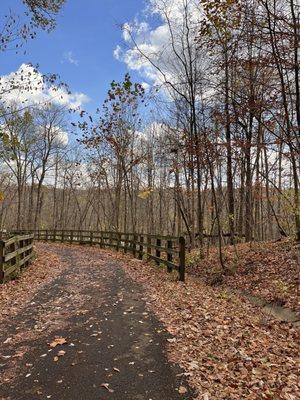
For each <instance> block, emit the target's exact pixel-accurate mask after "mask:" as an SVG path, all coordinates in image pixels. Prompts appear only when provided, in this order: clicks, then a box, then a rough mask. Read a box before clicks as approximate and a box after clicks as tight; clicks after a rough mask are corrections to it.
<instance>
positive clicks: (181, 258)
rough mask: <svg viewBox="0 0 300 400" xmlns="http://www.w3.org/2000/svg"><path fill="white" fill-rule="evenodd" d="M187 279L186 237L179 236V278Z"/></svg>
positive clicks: (182, 280)
mask: <svg viewBox="0 0 300 400" xmlns="http://www.w3.org/2000/svg"><path fill="white" fill-rule="evenodd" d="M184 279H185V238H184V237H183V236H180V238H179V280H180V281H181V282H184Z"/></svg>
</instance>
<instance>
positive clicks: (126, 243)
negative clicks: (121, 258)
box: [124, 233, 128, 253]
mask: <svg viewBox="0 0 300 400" xmlns="http://www.w3.org/2000/svg"><path fill="white" fill-rule="evenodd" d="M127 246H128V234H127V233H125V239H124V253H127Z"/></svg>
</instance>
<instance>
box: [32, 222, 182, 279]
mask: <svg viewBox="0 0 300 400" xmlns="http://www.w3.org/2000/svg"><path fill="white" fill-rule="evenodd" d="M27 233H33V234H34V236H35V240H43V241H46V242H47V241H49V242H50V241H52V242H61V243H70V244H73V243H79V244H88V245H99V246H100V247H102V248H105V247H111V248H114V249H116V250H117V251H119V250H123V251H124V253H132V254H133V256H134V257H136V258H138V259H140V260H142V259H143V258H146V259H147V260H149V259H150V260H154V261H155V262H156V263H157V264H158V265H160V264H163V265H165V266H167V269H168V272H172V270H173V269H175V270H177V271H178V275H179V280H180V281H184V278H185V239H184V237H175V236H160V235H147V234H136V233H122V232H109V231H107V232H106V231H101V232H99V231H77V230H36V231H30V232H27Z"/></svg>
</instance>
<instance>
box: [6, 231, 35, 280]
mask: <svg viewBox="0 0 300 400" xmlns="http://www.w3.org/2000/svg"><path fill="white" fill-rule="evenodd" d="M33 238H34V235H33V234H32V233H30V234H24V235H17V236H13V237H11V238H8V239H2V240H0V283H3V282H7V281H8V280H10V279H11V278H12V277H15V276H17V275H18V274H19V273H20V271H21V269H22V268H25V267H26V266H27V265H28V263H29V261H30V260H31V259H32V257H33V254H34V253H33Z"/></svg>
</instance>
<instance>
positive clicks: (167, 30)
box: [115, 0, 202, 85]
mask: <svg viewBox="0 0 300 400" xmlns="http://www.w3.org/2000/svg"><path fill="white" fill-rule="evenodd" d="M148 5H149V7H148V13H150V14H155V15H156V16H157V17H158V18H159V21H160V23H159V24H158V26H155V27H153V28H151V27H150V26H149V24H148V23H147V22H145V21H141V22H139V21H137V19H135V20H134V21H133V22H131V23H130V22H127V23H125V24H124V25H123V39H124V40H125V42H126V45H127V46H129V47H130V48H129V49H128V48H127V49H126V48H125V49H124V50H122V48H121V47H120V46H118V47H117V48H116V49H115V57H116V58H117V59H118V60H120V61H123V62H124V63H125V64H126V65H127V67H128V68H129V69H131V70H135V71H138V72H140V74H141V75H142V76H144V77H146V78H148V80H150V81H152V82H153V83H154V84H160V83H161V82H162V81H164V80H165V78H166V79H168V80H170V81H171V82H172V83H173V84H175V85H176V84H179V82H181V81H182V79H181V78H182V76H183V75H184V69H183V66H182V64H181V62H180V61H179V57H177V56H176V55H175V52H177V54H178V55H179V56H184V57H189V54H188V46H187V44H189V45H190V47H191V48H192V52H196V51H198V49H197V46H196V45H194V44H195V43H196V42H195V38H196V36H197V35H198V33H199V22H200V20H201V19H202V12H201V9H200V7H199V1H198V0H148ZM185 17H186V19H187V21H188V25H189V27H188V29H187V28H186V21H185ZM187 37H188V39H187ZM194 55H195V53H194V54H192V55H191V58H192V59H194V60H195V59H196V57H194ZM184 57H183V58H184ZM153 64H155V65H156V66H158V67H159V69H160V71H161V72H159V71H158V70H157V68H155V66H154V65H153Z"/></svg>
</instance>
